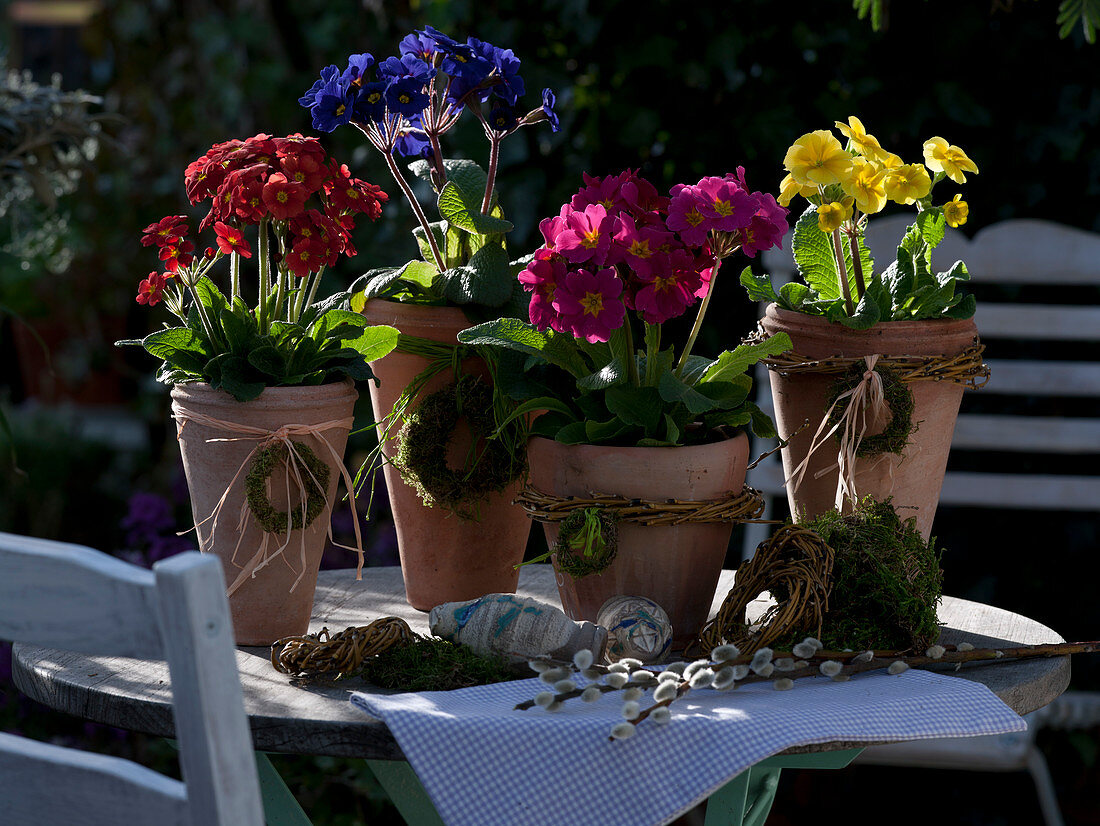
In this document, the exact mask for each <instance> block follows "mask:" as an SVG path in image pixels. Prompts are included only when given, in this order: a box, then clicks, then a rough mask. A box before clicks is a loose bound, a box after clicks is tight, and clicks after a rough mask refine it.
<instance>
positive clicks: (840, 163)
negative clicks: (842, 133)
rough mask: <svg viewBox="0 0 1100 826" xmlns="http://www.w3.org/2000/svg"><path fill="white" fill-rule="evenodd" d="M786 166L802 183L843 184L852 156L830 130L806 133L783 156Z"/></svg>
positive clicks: (792, 175)
mask: <svg viewBox="0 0 1100 826" xmlns="http://www.w3.org/2000/svg"><path fill="white" fill-rule="evenodd" d="M783 168H784V169H786V170H787V171H788V172H790V173H791V177H792V178H793V179H794V181H795V182H796V183H798V184H800V185H802V186H817V185H820V186H828V185H829V184H838V183H842V182H843V181H844V180H846V179H847V177H848V175H849V172H850V171H851V169H852V156H851V155H849V154H848V153H847V152H845V151H844V147H843V146H841V145H840V141H838V140H837V139H836V138H835V137H834V136H833V133H832V132H830V131H829V130H827V129H818V130H817V131H816V132H807V133H806V134H805V135H803V136H802V137H801V138H799V139H798V140H796V141H795V142H794V143H793V144H792V145H791V148H790V149H788V150H787V155H786V157H784V158H783Z"/></svg>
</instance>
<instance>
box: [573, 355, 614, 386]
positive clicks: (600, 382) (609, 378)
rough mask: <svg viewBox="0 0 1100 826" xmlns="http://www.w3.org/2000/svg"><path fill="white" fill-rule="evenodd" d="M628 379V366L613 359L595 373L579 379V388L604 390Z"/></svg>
mask: <svg viewBox="0 0 1100 826" xmlns="http://www.w3.org/2000/svg"><path fill="white" fill-rule="evenodd" d="M625 378H626V366H625V365H624V364H623V363H622V362H621V361H619V359H617V358H616V359H612V360H611V361H610V362H608V363H607V364H605V365H604V366H603V367H601V368H600V369H599V370H597V371H596V372H595V373H589V374H588V375H587V376H583V377H581V378H579V379H577V387H579V388H580V389H581V390H602V389H603V388H605V387H610V386H611V385H613V384H618V383H619V382H621V381H623V380H624V379H625Z"/></svg>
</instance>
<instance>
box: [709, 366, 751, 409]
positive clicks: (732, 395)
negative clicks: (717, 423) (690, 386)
mask: <svg viewBox="0 0 1100 826" xmlns="http://www.w3.org/2000/svg"><path fill="white" fill-rule="evenodd" d="M695 389H696V390H697V391H698V392H699V393H700V394H702V395H704V396H706V397H707V398H708V399H712V400H713V402H714V405H713V406H714V407H718V408H721V409H722V410H730V409H732V408H734V407H737V406H739V405H741V404H744V402H745V399H747V398H748V397H749V391H750V390H752V378H751V377H749V376H748V375H747V374H745V373H742V374H741V375H740V376H737V377H736V378H734V379H733V380H732V381H711V382H704V383H700V384H698V385H696V387H695Z"/></svg>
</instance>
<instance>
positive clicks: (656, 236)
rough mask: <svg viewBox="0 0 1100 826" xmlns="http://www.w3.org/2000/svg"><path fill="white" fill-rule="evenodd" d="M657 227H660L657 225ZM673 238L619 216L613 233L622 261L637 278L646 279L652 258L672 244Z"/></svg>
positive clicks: (628, 217) (654, 228) (670, 234)
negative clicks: (617, 224) (616, 227)
mask: <svg viewBox="0 0 1100 826" xmlns="http://www.w3.org/2000/svg"><path fill="white" fill-rule="evenodd" d="M657 226H660V225H659V224H658V225H657ZM675 240H676V238H675V236H674V235H673V234H672V233H671V232H664V231H662V230H660V229H657V228H656V226H646V225H644V224H643V225H642V226H638V225H637V223H635V221H634V219H633V218H631V217H630V216H629V215H625V214H624V215H620V216H619V228H618V230H617V231H616V232H615V244H616V246H617V247H619V248H620V249H621V250H622V253H623V261H624V262H625V263H626V265H627V266H628V267H630V268H631V269H632V270H634V272H636V273H637V274H638V275H639V277H643V278H645V277H648V276H649V274H650V272H651V270H652V266H653V261H654V260H655V258H654V256H657V255H658V254H659V253H660V251H661V249H662V248H663V247H666V246H667V245H669V244H672V243H674V242H675Z"/></svg>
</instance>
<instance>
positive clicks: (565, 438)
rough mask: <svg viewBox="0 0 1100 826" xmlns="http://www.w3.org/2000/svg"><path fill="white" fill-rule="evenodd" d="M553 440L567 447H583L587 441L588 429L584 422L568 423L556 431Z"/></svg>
mask: <svg viewBox="0 0 1100 826" xmlns="http://www.w3.org/2000/svg"><path fill="white" fill-rule="evenodd" d="M554 439H555V440H556V441H559V442H562V443H563V444H567V445H583V444H584V443H585V442H587V441H588V428H587V427H585V423H584V422H570V423H569V424H567V425H565V427H563V428H561V429H560V430H558V432H557V433H556V434H555V436H554Z"/></svg>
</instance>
